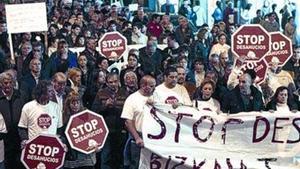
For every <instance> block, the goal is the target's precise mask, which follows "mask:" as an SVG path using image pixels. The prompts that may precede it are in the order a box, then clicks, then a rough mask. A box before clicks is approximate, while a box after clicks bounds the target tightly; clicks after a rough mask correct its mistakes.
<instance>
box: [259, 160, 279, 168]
mask: <svg viewBox="0 0 300 169" xmlns="http://www.w3.org/2000/svg"><path fill="white" fill-rule="evenodd" d="M257 160H258V161H264V162H265V167H266V168H267V169H271V167H270V166H269V163H270V162H275V161H277V159H276V158H259V159H257Z"/></svg>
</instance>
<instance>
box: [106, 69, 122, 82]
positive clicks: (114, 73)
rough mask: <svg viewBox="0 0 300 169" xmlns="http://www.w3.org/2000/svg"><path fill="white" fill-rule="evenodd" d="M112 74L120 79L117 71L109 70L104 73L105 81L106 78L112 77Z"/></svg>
mask: <svg viewBox="0 0 300 169" xmlns="http://www.w3.org/2000/svg"><path fill="white" fill-rule="evenodd" d="M113 76H117V77H118V79H120V77H119V74H118V73H117V72H115V71H113V72H109V73H108V74H107V75H106V79H105V80H106V82H107V81H108V79H110V78H111V77H113Z"/></svg>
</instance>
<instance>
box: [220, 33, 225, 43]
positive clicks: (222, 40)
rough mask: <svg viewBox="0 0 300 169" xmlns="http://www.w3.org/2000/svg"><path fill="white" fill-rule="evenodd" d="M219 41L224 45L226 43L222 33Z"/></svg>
mask: <svg viewBox="0 0 300 169" xmlns="http://www.w3.org/2000/svg"><path fill="white" fill-rule="evenodd" d="M219 43H220V44H222V45H224V44H225V43H226V36H224V35H222V36H220V38H219Z"/></svg>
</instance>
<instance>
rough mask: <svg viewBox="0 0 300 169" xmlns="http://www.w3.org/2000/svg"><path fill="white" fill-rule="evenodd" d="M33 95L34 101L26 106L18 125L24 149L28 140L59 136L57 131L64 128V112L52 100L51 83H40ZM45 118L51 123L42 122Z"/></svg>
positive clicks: (43, 81)
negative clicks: (41, 135)
mask: <svg viewBox="0 0 300 169" xmlns="http://www.w3.org/2000/svg"><path fill="white" fill-rule="evenodd" d="M32 95H33V98H34V100H32V101H30V102H28V103H26V104H25V105H24V107H23V108H22V113H21V118H20V121H19V124H18V127H19V129H18V130H19V135H20V137H21V141H22V142H21V146H22V147H24V146H25V144H26V142H27V140H30V139H32V138H33V137H35V136H37V135H39V134H41V133H43V134H53V135H55V134H57V129H59V128H61V127H62V126H63V123H62V110H61V108H60V106H59V105H58V104H57V103H54V102H52V101H51V100H50V99H51V97H53V86H52V84H51V82H50V81H45V80H42V81H40V82H39V83H38V84H37V86H36V88H35V89H34V91H33V94H32ZM45 118H47V119H49V123H43V122H41V121H42V120H41V119H45Z"/></svg>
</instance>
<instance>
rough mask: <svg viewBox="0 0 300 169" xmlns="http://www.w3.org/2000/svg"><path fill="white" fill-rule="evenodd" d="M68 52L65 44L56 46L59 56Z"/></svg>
mask: <svg viewBox="0 0 300 169" xmlns="http://www.w3.org/2000/svg"><path fill="white" fill-rule="evenodd" d="M68 50H69V46H68V45H67V44H59V45H58V51H59V52H60V53H61V54H67V53H68Z"/></svg>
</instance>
